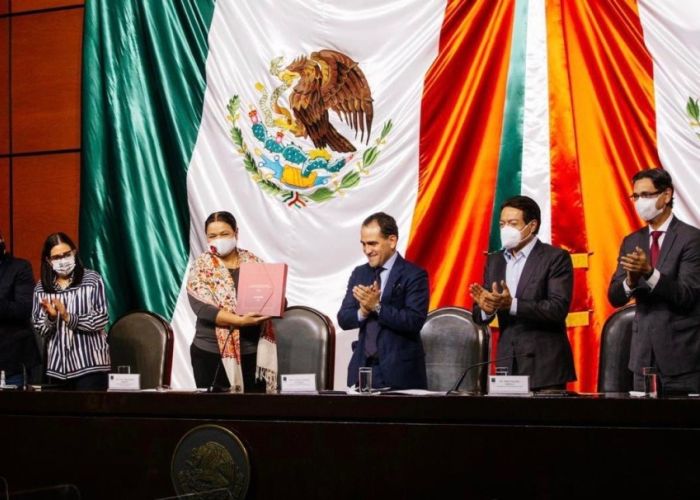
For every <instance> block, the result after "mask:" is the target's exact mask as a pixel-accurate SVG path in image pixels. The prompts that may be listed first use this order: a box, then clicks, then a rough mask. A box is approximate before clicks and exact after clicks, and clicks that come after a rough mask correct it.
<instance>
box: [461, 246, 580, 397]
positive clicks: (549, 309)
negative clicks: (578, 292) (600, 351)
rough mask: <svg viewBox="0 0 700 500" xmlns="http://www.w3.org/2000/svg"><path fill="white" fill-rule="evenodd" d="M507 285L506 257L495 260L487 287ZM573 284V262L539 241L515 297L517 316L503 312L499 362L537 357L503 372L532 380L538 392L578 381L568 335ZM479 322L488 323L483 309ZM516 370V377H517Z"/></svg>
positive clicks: (476, 317)
mask: <svg viewBox="0 0 700 500" xmlns="http://www.w3.org/2000/svg"><path fill="white" fill-rule="evenodd" d="M505 279H506V260H505V257H504V256H503V252H502V251H501V252H496V253H494V254H491V255H489V258H488V262H487V263H486V272H485V273H484V287H485V288H487V289H489V290H490V289H491V283H493V282H494V281H496V282H497V283H499V284H500V282H501V280H505ZM573 284H574V272H573V265H572V263H571V256H570V255H569V254H568V253H567V252H566V251H564V250H562V249H561V248H557V247H553V246H552V245H548V244H546V243H542V242H541V241H538V242H537V243H536V244H535V246H534V247H533V249H532V252H531V253H530V255H529V257H528V258H527V261H526V262H525V267H524V268H523V272H522V274H521V276H520V281H519V282H518V289H517V290H516V291H515V293H514V295H513V296H514V297H516V298H517V299H518V310H517V314H516V315H515V316H511V315H510V313H509V312H508V311H499V312H498V325H499V328H500V331H501V335H500V338H499V340H498V357H499V358H501V357H506V356H512V355H522V354H529V353H532V354H533V355H534V356H533V357H532V358H525V357H521V358H518V359H516V360H515V361H509V362H506V363H499V366H508V365H510V373H511V374H514V375H518V374H519V375H530V386H531V387H532V388H534V389H537V388H540V387H547V386H551V385H559V384H564V383H566V382H570V381H572V380H576V371H575V369H574V358H573V354H572V353H571V346H570V344H569V338H568V337H567V335H566V315H567V314H568V312H569V305H570V304H571V296H572V292H573ZM511 293H513V290H511ZM474 320H475V321H476V322H479V323H481V322H483V319H482V317H481V309H480V308H479V306H478V305H477V304H474ZM514 365H515V366H517V371H516V372H513V367H514Z"/></svg>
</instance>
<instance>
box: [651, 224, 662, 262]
mask: <svg viewBox="0 0 700 500" xmlns="http://www.w3.org/2000/svg"><path fill="white" fill-rule="evenodd" d="M662 234H664V232H663V231H652V232H651V248H650V250H651V252H650V253H651V267H653V268H656V263H657V262H658V261H659V252H661V247H660V246H659V238H661V235H662Z"/></svg>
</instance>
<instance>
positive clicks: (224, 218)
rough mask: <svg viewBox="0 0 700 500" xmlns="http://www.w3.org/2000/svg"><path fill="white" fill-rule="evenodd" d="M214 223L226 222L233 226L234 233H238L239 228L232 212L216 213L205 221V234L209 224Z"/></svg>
mask: <svg viewBox="0 0 700 500" xmlns="http://www.w3.org/2000/svg"><path fill="white" fill-rule="evenodd" d="M212 222H225V223H226V224H228V225H229V226H231V229H233V231H234V232H235V231H236V229H238V226H237V225H236V218H235V217H234V216H233V214H232V213H231V212H214V213H213V214H211V215H210V216H209V217H207V220H205V221H204V232H205V233H206V232H207V228H208V227H209V224H211V223H212Z"/></svg>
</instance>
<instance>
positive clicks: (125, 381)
mask: <svg viewBox="0 0 700 500" xmlns="http://www.w3.org/2000/svg"><path fill="white" fill-rule="evenodd" d="M108 389H109V390H110V391H140V390H141V375H139V374H138V373H110V374H109V385H108Z"/></svg>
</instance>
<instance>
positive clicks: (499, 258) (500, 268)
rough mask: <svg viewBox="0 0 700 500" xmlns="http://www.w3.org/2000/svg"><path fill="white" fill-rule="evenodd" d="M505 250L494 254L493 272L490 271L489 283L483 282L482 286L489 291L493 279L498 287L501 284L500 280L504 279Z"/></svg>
mask: <svg viewBox="0 0 700 500" xmlns="http://www.w3.org/2000/svg"><path fill="white" fill-rule="evenodd" d="M505 251H506V250H503V251H501V252H498V254H496V255H495V256H494V263H493V272H492V273H491V283H484V287H485V288H486V289H487V290H488V291H489V292H490V291H491V284H492V283H493V282H494V281H495V282H496V283H498V286H499V289H500V286H501V280H505V279H506V257H505V255H503V254H504V252H505Z"/></svg>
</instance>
